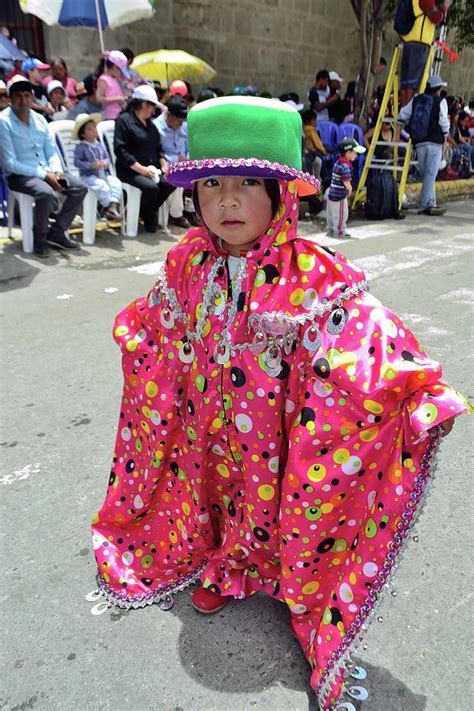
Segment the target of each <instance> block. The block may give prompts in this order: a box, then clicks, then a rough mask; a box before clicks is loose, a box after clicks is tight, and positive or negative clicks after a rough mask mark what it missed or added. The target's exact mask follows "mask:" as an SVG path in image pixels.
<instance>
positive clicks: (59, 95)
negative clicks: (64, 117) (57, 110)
mask: <svg viewBox="0 0 474 711" xmlns="http://www.w3.org/2000/svg"><path fill="white" fill-rule="evenodd" d="M50 99H51V101H52V102H53V103H54V104H56V105H57V106H61V105H62V104H64V102H65V100H66V94H65V93H64V91H63V90H62V89H59V88H58V89H54V91H52V92H51V94H50Z"/></svg>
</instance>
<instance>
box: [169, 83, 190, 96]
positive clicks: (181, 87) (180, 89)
mask: <svg viewBox="0 0 474 711" xmlns="http://www.w3.org/2000/svg"><path fill="white" fill-rule="evenodd" d="M188 93H189V92H188V87H187V86H186V84H185V83H184V81H181V79H176V81H173V82H171V85H170V94H171V96H176V94H179V95H180V96H187V95H188Z"/></svg>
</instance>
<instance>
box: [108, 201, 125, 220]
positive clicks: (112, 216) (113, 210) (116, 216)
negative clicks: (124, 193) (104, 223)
mask: <svg viewBox="0 0 474 711" xmlns="http://www.w3.org/2000/svg"><path fill="white" fill-rule="evenodd" d="M105 216H106V218H107V219H108V220H121V219H122V215H121V214H120V205H118V203H116V202H113V203H111V204H110V205H109V206H108V207H107V208H106V211H105Z"/></svg>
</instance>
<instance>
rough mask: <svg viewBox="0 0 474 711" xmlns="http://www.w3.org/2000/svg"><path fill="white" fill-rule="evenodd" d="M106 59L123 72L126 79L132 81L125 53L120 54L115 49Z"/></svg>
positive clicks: (108, 53)
mask: <svg viewBox="0 0 474 711" xmlns="http://www.w3.org/2000/svg"><path fill="white" fill-rule="evenodd" d="M105 58H106V59H107V60H108V61H109V62H112V64H115V66H116V67H118V68H119V69H120V70H121V72H122V74H123V75H124V77H125V78H126V79H130V72H129V69H128V62H127V57H126V56H125V55H124V53H123V52H120V51H119V50H118V49H113V50H112V51H111V52H106V53H105Z"/></svg>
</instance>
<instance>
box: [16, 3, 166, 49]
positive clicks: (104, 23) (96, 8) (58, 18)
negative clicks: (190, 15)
mask: <svg viewBox="0 0 474 711" xmlns="http://www.w3.org/2000/svg"><path fill="white" fill-rule="evenodd" d="M154 3H155V0H20V7H21V9H22V10H23V12H25V13H31V14H32V15H36V17H39V18H40V19H41V20H43V22H45V23H46V24H47V25H56V24H59V25H62V27H92V28H96V29H98V30H99V39H100V46H101V48H102V52H103V51H104V40H103V36H102V31H103V30H105V29H106V28H107V27H112V28H114V27H118V26H119V25H124V24H128V23H129V22H134V21H135V20H141V19H143V18H146V17H151V16H152V15H153V6H154Z"/></svg>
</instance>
